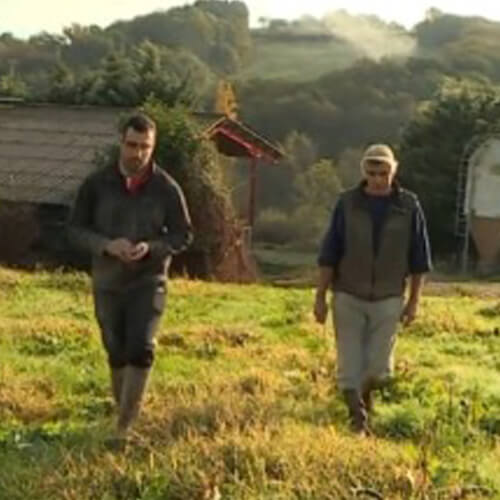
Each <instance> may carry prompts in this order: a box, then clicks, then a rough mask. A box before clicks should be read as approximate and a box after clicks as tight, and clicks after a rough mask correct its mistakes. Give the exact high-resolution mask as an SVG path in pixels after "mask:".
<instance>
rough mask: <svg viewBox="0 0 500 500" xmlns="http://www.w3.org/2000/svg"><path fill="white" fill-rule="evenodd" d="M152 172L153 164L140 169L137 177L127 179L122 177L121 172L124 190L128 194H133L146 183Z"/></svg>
mask: <svg viewBox="0 0 500 500" xmlns="http://www.w3.org/2000/svg"><path fill="white" fill-rule="evenodd" d="M152 172H153V163H150V164H149V165H148V166H147V167H145V168H144V169H142V170H141V171H140V172H139V173H138V174H137V175H133V176H131V177H127V176H125V175H123V174H122V173H121V172H120V174H121V175H122V177H123V179H124V181H125V188H126V189H127V191H128V192H129V193H130V194H135V193H137V191H139V189H140V188H141V187H142V186H143V185H144V184H146V182H148V180H149V179H150V177H151V174H152Z"/></svg>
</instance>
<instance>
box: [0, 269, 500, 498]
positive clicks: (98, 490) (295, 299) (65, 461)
mask: <svg viewBox="0 0 500 500" xmlns="http://www.w3.org/2000/svg"><path fill="white" fill-rule="evenodd" d="M469 290H472V289H469ZM312 293H313V292H312V290H311V289H308V288H304V289H293V288H290V289H282V288H273V287H269V286H258V285H254V286H236V285H221V284H214V283H213V284H208V283H200V282H189V281H184V280H176V281H173V282H172V283H171V284H170V294H169V299H168V302H169V304H168V311H167V314H166V316H165V318H164V320H163V322H162V325H161V329H160V332H159V335H158V349H157V362H156V365H155V370H154V374H153V377H152V381H151V386H150V391H149V394H148V397H147V400H146V405H145V410H144V413H143V416H142V417H141V419H140V421H139V422H138V426H137V438H136V443H135V445H134V446H132V447H131V448H129V449H128V450H127V451H126V452H125V453H123V454H113V453H110V452H109V451H108V450H107V449H106V447H105V445H104V441H105V438H106V436H107V435H108V433H109V430H110V429H111V426H112V423H113V407H112V403H111V399H110V396H109V390H108V374H107V368H106V364H105V357H104V354H103V352H102V349H101V346H100V342H99V335H98V331H97V328H96V325H95V322H94V319H93V313H92V302H91V298H90V295H89V283H88V280H87V278H86V277H85V276H83V275H80V274H62V273H53V274H48V273H43V272H40V273H34V274H28V273H22V272H17V271H9V270H4V269H0V499H2V500H3V499H5V500H7V499H8V500H17V499H19V500H21V499H22V500H35V499H37V500H38V499H44V500H45V499H47V500H52V499H78V500H87V499H88V500H90V499H92V500H94V499H103V500H121V499H127V500H128V499H141V500H160V499H173V500H176V499H182V500H190V499H195V500H196V499H210V500H214V499H216V498H223V499H231V500H232V499H234V500H240V499H241V500H243V499H249V500H250V499H263V500H264V499H266V500H267V499H269V500H270V499H273V500H274V499H276V500H289V499H300V500H305V499H308V500H316V499H321V500H322V499H325V500H326V499H351V498H385V499H405V500H406V499H424V498H429V499H450V500H451V499H459V498H477V499H479V498H500V478H499V474H498V470H499V464H500V444H499V443H500V440H499V437H500V377H499V371H500V337H499V334H498V327H499V326H500V324H499V321H498V319H499V313H500V308H499V307H498V299H497V298H495V297H494V296H492V297H489V298H488V297H483V298H481V297H478V296H475V295H474V294H473V292H472V291H469V292H468V293H467V294H460V295H453V296H441V297H426V298H425V300H424V303H423V308H422V315H421V317H420V319H419V320H418V321H417V323H415V324H414V325H413V326H412V327H411V328H409V329H407V330H405V331H403V332H401V333H400V337H399V341H398V348H397V372H396V373H397V376H396V378H395V380H394V382H393V383H392V384H391V385H390V386H388V387H386V388H384V390H383V391H382V392H381V393H380V394H378V395H377V400H376V402H377V414H376V416H375V418H374V420H373V428H374V432H375V435H374V436H373V437H370V438H367V439H360V438H357V437H356V436H354V435H352V434H351V433H350V432H349V430H348V427H347V425H346V410H345V408H344V405H343V403H342V401H341V399H340V397H339V396H338V394H337V391H336V388H335V380H334V373H335V356H334V352H333V338H332V335H331V332H330V328H329V327H328V328H322V327H320V326H317V325H316V324H315V323H314V322H313V319H312V316H311V313H310V308H311V302H312V297H313V295H312Z"/></svg>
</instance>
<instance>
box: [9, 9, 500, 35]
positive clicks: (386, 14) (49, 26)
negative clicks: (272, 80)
mask: <svg viewBox="0 0 500 500" xmlns="http://www.w3.org/2000/svg"><path fill="white" fill-rule="evenodd" d="M186 3H192V2H189V1H183V0H0V33H3V32H4V31H10V32H12V33H13V34H14V35H16V36H19V37H26V36H29V35H31V34H33V33H38V32H40V31H42V30H45V31H50V32H60V31H61V29H62V28H63V27H64V26H68V25H69V24H71V23H73V22H77V23H79V24H98V25H100V26H106V25H108V24H110V23H111V22H112V21H115V20H116V19H129V18H131V17H134V16H136V15H139V14H145V13H148V12H151V11H154V10H165V9H168V8H170V7H172V6H174V5H184V4H186ZM246 4H247V5H248V6H249V8H250V13H251V18H252V22H253V24H256V22H257V19H258V18H259V17H282V18H288V19H295V18H297V17H300V16H301V15H303V14H312V15H314V16H321V15H322V14H324V13H326V12H329V11H332V10H337V9H342V8H345V9H346V10H348V11H349V12H352V13H367V14H377V15H379V16H380V17H382V18H383V19H386V20H389V21H397V22H399V23H401V24H404V25H405V26H407V27H411V26H413V25H414V24H415V23H417V22H419V21H420V20H421V19H423V17H424V13H425V11H426V10H427V9H428V8H429V7H431V6H433V7H437V8H439V9H440V10H442V11H444V12H450V13H455V14H461V15H479V16H483V17H488V18H490V19H495V20H500V2H498V3H497V1H496V0H475V1H471V0H434V1H430V2H428V1H419V0H414V1H413V2H409V1H403V2H397V1H396V0H307V1H305V0H247V1H246Z"/></svg>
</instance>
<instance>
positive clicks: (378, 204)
mask: <svg viewBox="0 0 500 500" xmlns="http://www.w3.org/2000/svg"><path fill="white" fill-rule="evenodd" d="M397 169H398V162H397V161H396V158H395V156H394V153H393V151H392V150H391V148H390V147H389V146H387V145H385V144H374V145H371V146H370V147H368V148H367V150H366V151H365V153H364V155H363V158H362V161H361V171H362V176H363V180H362V182H361V184H360V185H358V186H356V187H354V188H353V189H349V190H347V191H345V192H343V193H342V194H341V195H340V198H339V200H338V202H337V205H336V207H335V209H334V211H333V216H332V219H331V223H330V226H329V228H328V230H327V232H326V235H325V237H324V240H323V244H322V246H321V250H320V255H319V258H318V264H319V267H320V278H319V284H318V287H317V291H316V300H315V304H314V314H315V317H316V320H317V321H318V322H319V323H321V324H324V322H325V320H326V317H327V313H328V306H327V301H326V294H327V291H328V289H329V288H330V287H331V288H332V289H333V302H332V309H333V322H334V330H335V336H336V348H337V378H338V386H339V388H340V389H341V390H342V391H343V395H344V398H345V401H346V404H347V407H348V410H349V417H350V422H351V426H352V429H353V430H354V431H355V432H358V433H366V432H369V428H368V414H369V413H370V412H371V410H372V391H373V390H374V389H375V388H377V387H378V386H379V385H380V384H381V383H382V382H383V381H384V380H387V379H388V377H390V375H391V373H392V368H393V350H394V345H395V336H396V329H397V325H398V322H399V321H400V320H402V321H403V324H405V325H408V324H410V323H411V322H412V321H413V320H414V319H415V317H416V315H417V312H418V308H419V300H420V295H421V291H422V287H423V283H424V275H425V274H426V273H428V272H429V271H430V270H431V257H430V249H429V240H428V235H427V228H426V223H425V218H424V214H423V212H422V209H421V207H420V204H419V202H418V199H417V197H416V195H415V194H413V193H411V192H410V191H407V190H405V189H403V188H402V187H401V186H400V185H399V184H398V182H397V181H396V180H395V176H396V173H397ZM407 288H408V293H407V294H406V291H407ZM405 295H407V297H406V299H405Z"/></svg>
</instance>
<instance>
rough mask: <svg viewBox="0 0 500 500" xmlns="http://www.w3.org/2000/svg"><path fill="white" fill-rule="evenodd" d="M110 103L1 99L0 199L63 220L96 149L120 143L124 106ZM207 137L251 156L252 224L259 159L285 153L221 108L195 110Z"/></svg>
mask: <svg viewBox="0 0 500 500" xmlns="http://www.w3.org/2000/svg"><path fill="white" fill-rule="evenodd" d="M127 111H130V110H127V109H123V108H110V107H91V106H86V107H80V106H61V105H52V104H50V105H34V104H25V103H22V102H19V101H12V100H3V99H0V203H1V205H2V206H4V205H8V206H10V207H12V206H15V205H24V206H26V205H29V206H31V207H37V209H38V210H39V211H45V212H47V211H48V212H50V213H51V214H54V213H57V214H59V215H58V217H55V218H52V219H51V221H50V224H49V225H48V226H49V228H50V227H52V230H53V229H54V227H53V226H54V225H55V226H56V227H59V229H60V226H61V225H62V224H64V221H65V218H66V214H67V210H68V207H70V206H71V204H72V203H73V201H74V197H75V195H76V192H77V190H78V187H79V186H80V184H81V183H82V182H83V180H84V179H85V178H86V177H87V175H89V173H90V172H91V171H92V170H94V169H95V168H96V164H95V159H96V155H97V154H98V153H99V152H100V151H102V150H103V149H104V148H106V147H110V146H112V145H114V144H116V141H117V123H118V121H119V117H120V115H121V114H122V113H123V112H127ZM193 117H194V118H195V120H196V121H197V122H198V124H199V125H200V129H201V131H202V133H201V136H202V138H205V139H208V140H211V141H213V142H214V143H215V145H216V147H217V149H218V151H219V152H220V153H221V154H222V155H225V156H230V157H244V158H248V159H249V160H250V162H251V163H250V189H249V201H248V206H249V214H248V224H249V225H250V226H252V225H253V222H254V213H255V189H256V182H257V163H258V161H259V160H264V161H266V162H267V163H274V162H276V161H278V160H279V159H280V158H281V157H282V156H283V155H282V152H281V151H280V149H279V148H278V147H277V146H275V145H273V144H272V143H271V141H269V140H267V139H265V138H264V137H262V136H261V135H259V134H258V133H257V132H255V131H254V130H252V129H251V128H250V127H249V126H248V125H246V124H244V123H242V122H240V121H238V120H235V119H232V118H229V117H228V116H226V115H225V114H221V113H193Z"/></svg>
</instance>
